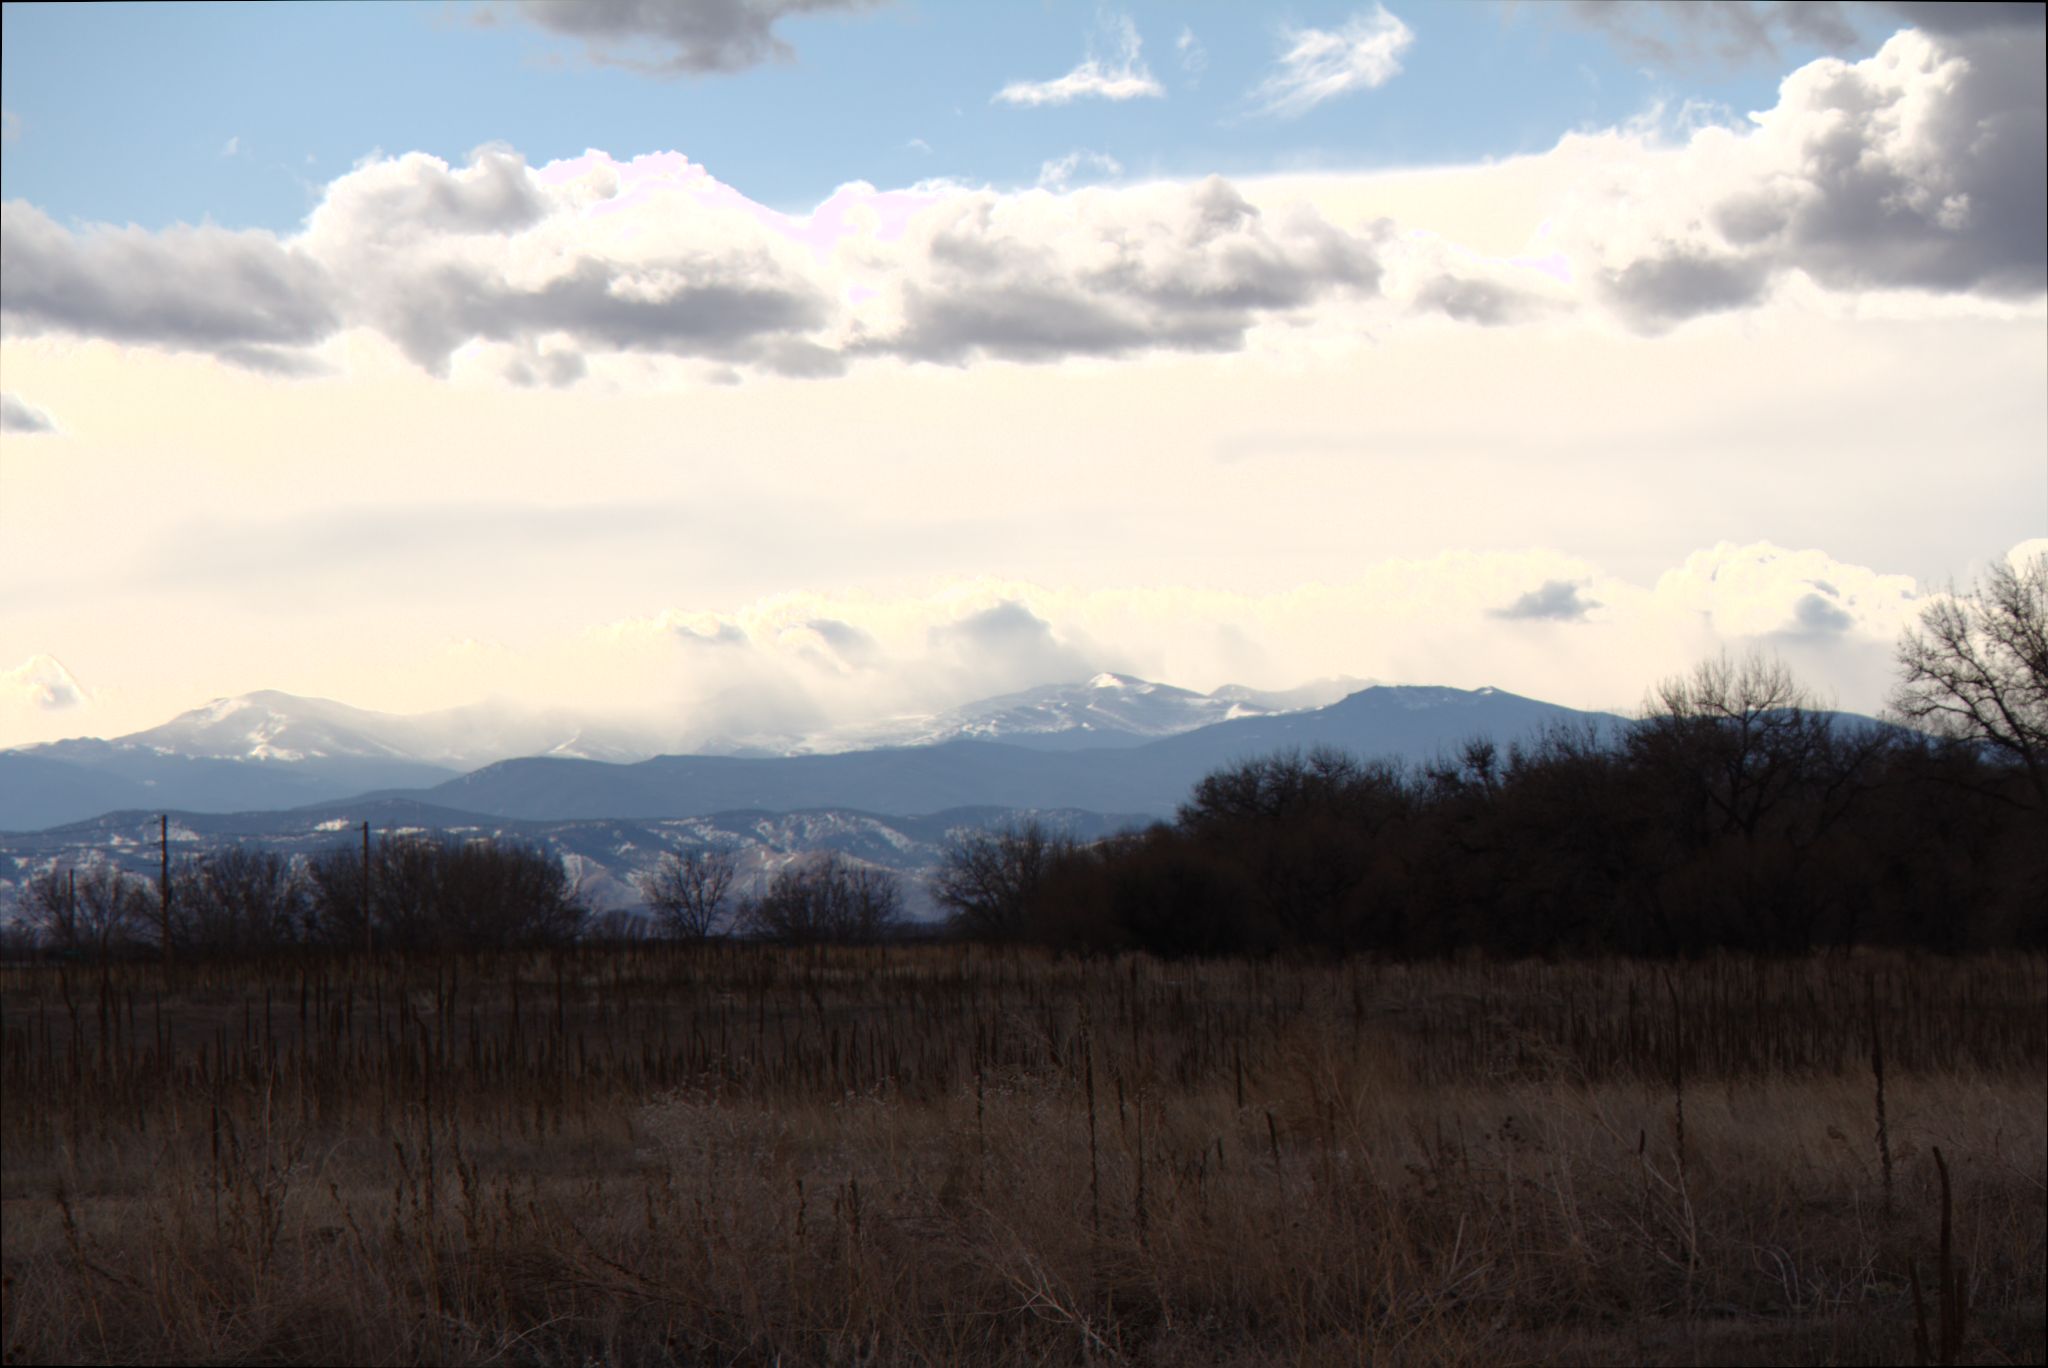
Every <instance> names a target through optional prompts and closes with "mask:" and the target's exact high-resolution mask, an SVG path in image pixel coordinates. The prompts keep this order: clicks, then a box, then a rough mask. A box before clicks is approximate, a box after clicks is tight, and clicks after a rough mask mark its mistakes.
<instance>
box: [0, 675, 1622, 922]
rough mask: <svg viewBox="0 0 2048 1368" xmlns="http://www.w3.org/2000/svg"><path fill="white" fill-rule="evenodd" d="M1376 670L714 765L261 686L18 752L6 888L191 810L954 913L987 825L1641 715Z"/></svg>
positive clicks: (1048, 703) (294, 830)
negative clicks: (514, 843) (860, 892)
mask: <svg viewBox="0 0 2048 1368" xmlns="http://www.w3.org/2000/svg"><path fill="white" fill-rule="evenodd" d="M1361 683H1362V681H1355V680H1333V681H1325V682H1323V683H1319V684H1316V685H1310V686H1306V687H1305V688H1303V689H1301V690H1296V691H1290V692H1289V693H1284V694H1273V693H1260V692H1258V691H1255V690H1250V689H1219V690H1217V691H1216V692H1214V693H1210V694H1201V693H1196V692H1193V691H1191V690H1186V689H1178V688H1174V687H1172V686H1170V685H1165V684H1158V683H1154V682H1151V681H1148V680H1142V679H1137V678H1134V677H1132V676H1128V675H1116V674H1098V675H1095V676H1093V677H1092V678H1090V679H1087V680H1083V681H1078V682H1075V683H1069V684H1057V685H1048V686H1045V687H1043V688H1038V689H1030V690H1024V691H1021V692H1017V693H1011V694H1004V695H1001V696H999V697H995V698H990V699H986V700H983V701H981V702H978V703H973V704H969V705H966V706H964V707H960V708H955V709H952V710H950V711H948V712H945V713H941V714H936V715H933V716H929V717H921V718H905V719H895V720H893V721H891V722H887V723H882V724H876V725H873V726H870V727H867V728H864V729H851V730H848V731H843V732H839V733H829V734H821V735H814V736H808V737H785V738H781V739H780V741H779V743H778V747H777V749H774V750H771V751H769V753H765V754H764V753H761V751H760V750H759V749H758V748H757V749H754V750H753V751H752V753H744V752H743V753H738V754H732V753H728V754H691V755H662V754H644V753H643V751H644V748H645V747H646V746H647V745H648V744H649V740H648V738H647V737H645V736H644V735H635V734H632V733H629V732H626V731H624V730H622V729H616V728H614V729H610V730H607V729H605V728H602V727H596V726H592V725H591V724H589V723H588V722H587V721H585V720H580V719H577V718H574V717H571V716H568V715H566V714H554V715H541V714H530V713H519V712H516V711H513V710H509V709H501V708H492V707H477V708H469V709H456V710H452V711H449V712H444V713H435V714H427V715H422V716H416V717H397V716H393V715H391V714H385V713H375V712H369V711H366V710H363V709H359V708H351V707H349V706H347V705H345V704H342V703H336V702H332V701H329V700H324V699H307V698H298V697H294V696H292V695H289V694H282V693H271V692H266V693H255V694H247V695H244V696H241V697H238V698H231V699H220V700H216V701H215V702H213V703H210V704H208V705H206V706H205V707H202V708H197V709H194V710H192V711H190V712H187V713H184V714H181V715H180V716H178V717H176V718H173V719H172V720H171V721H169V722H167V723H165V724H163V725H162V726H159V727H154V728H151V729H149V730H147V731H142V732H136V733H133V734H131V735H128V736H122V737H116V738H113V739H111V740H93V739H81V740H72V741H62V742H56V743H52V744H47V745H40V746H31V747H24V748H19V749H15V750H10V751H0V831H10V832H13V833H15V834H10V835H0V885H7V884H13V883H17V882H18V881H19V880H20V879H21V878H23V877H25V876H26V875H27V874H29V873H31V872H33V871H34V870H35V869H37V868H42V867H47V866H48V865H49V864H50V863H51V862H52V861H61V860H67V859H69V860H79V859H86V858H96V857H106V858H111V859H113V860H114V861H115V862H116V863H117V864H122V865H124V866H129V867H132V868H133V869H134V870H136V871H137V872H141V873H151V872H153V870H154V867H155V866H154V860H155V858H156V855H157V852H156V850H155V849H154V841H153V840H152V838H153V837H154V836H155V835H156V823H155V820H154V818H155V815H156V814H158V813H168V814H170V815H171V820H170V823H169V831H170V839H171V842H172V844H173V845H174V846H176V847H178V848H179V850H180V851H182V852H185V853H192V852H196V851H197V850H200V849H205V848H210V847H212V846H217V845H223V844H229V843H234V842H249V843H253V844H256V845H259V846H263V847H267V848H272V849H279V850H284V851H287V852H290V853H294V854H303V853H309V852H312V851H316V850H318V849H321V848H323V847H326V846H331V845H335V844H340V843H343V842H346V841H349V840H351V839H352V833H353V832H354V831H355V829H356V827H357V825H358V824H359V823H361V822H364V821H368V822H369V823H370V824H371V826H372V827H373V829H375V830H377V831H379V832H383V833H398V832H405V831H445V832H448V833H451V834H472V835H494V836H501V837H508V838H512V839H518V840H522V841H530V842H534V843H536V844H539V845H542V846H544V847H546V848H547V849H549V850H550V851H551V852H553V853H554V854H555V855H556V856H557V857H558V858H560V859H561V860H562V861H563V863H564V865H565V867H566V868H567V869H568V870H569V872H570V874H571V876H572V878H574V879H576V880H577V882H578V884H579V886H581V887H582V888H583V889H584V891H585V892H586V894H588V895H589V897H590V899H591V901H592V903H593V905H594V906H597V907H600V908H602V907H612V906H625V905H629V904H632V903H635V902H637V894H636V893H635V891H634V888H633V883H632V881H633V877H634V875H635V874H636V873H638V872H639V871H641V870H643V869H645V868H647V867H648V866H650V865H652V864H653V863H654V862H655V861H656V860H657V859H658V858H659V856H660V855H661V853H662V852H663V851H666V850H680V849H686V848H691V847H695V846H702V845H704V844H707V843H718V842H724V843H729V844H731V845H733V846H735V847H736V848H738V849H739V850H740V851H741V852H742V869H743V875H744V877H746V878H749V879H755V878H759V877H762V876H764V875H766V874H768V873H771V872H772V871H773V870H774V869H775V868H777V867H778V866H779V864H780V863H782V862H786V861H787V860H790V859H793V858H795V857H796V856H797V855H799V854H801V853H802V852H804V851H806V850H812V849H818V848H821V847H824V848H831V849H836V850H840V851H842V852H844V853H846V854H848V855H850V856H852V857H854V858H856V859H859V860H861V861H864V862H866V863H869V864H874V865H877V866H879V867H882V868H887V869H891V870H895V871H897V872H899V873H902V874H905V875H909V876H911V880H910V886H911V889H912V890H913V891H912V905H913V908H918V910H924V911H929V910H930V909H929V908H928V907H922V908H919V907H918V904H919V902H920V900H921V898H922V893H921V878H922V876H923V875H925V874H927V873H929V872H930V870H931V869H932V868H933V867H934V866H935V865H936V864H937V862H938V861H939V859H940V858H941V852H942V851H943V849H944V846H945V843H946V841H947V840H948V839H950V837H951V835H952V834H954V833H956V832H958V831H959V830H961V829H963V828H974V827H990V826H998V825H1002V824H1005V823H1008V822H1013V821H1016V820H1019V819H1021V818H1024V817H1036V818H1038V819H1040V820H1043V821H1046V822H1049V823H1050V824H1052V825H1054V826H1056V827H1059V828H1061V829H1064V830H1067V831H1070V832H1072V833H1073V834H1074V835H1076V836H1077V837H1079V838H1082V839H1094V838H1096V837H1099V836H1101V835H1105V834H1108V833H1109V832H1112V831H1116V830H1120V829H1127V828H1131V827H1136V826H1141V825H1143V824H1144V823H1146V822H1148V821H1152V820H1156V819H1159V818H1164V817H1169V816H1171V815H1172V813H1173V812H1174V809H1175V808H1176V807H1177V806H1178V805H1179V804H1180V803H1181V802H1183V801H1185V799H1186V798H1187V796H1188V794H1189V792H1190V790H1191V789H1192V788H1193V787H1194V785H1195V784H1196V783H1197V782H1198V781H1199V780H1200V779H1201V778H1202V777H1203V776H1204V775H1206V774H1209V773H1211V772H1213V771H1214V770H1216V769H1218V768H1220V767H1222V766H1225V765H1228V764H1231V763H1233V762H1235V761H1239V760H1244V759H1248V758H1252V757H1255V756H1261V755H1267V754H1271V753H1272V752H1275V751H1279V750H1289V749H1295V750H1307V749H1310V748H1312V747H1316V746H1330V747H1336V748H1339V749H1342V750H1346V751H1349V752H1351V753H1353V754H1356V755H1359V756H1366V757H1391V758H1396V759H1402V760H1409V761H1419V760H1427V759H1430V758H1432V757H1434V756H1437V755H1439V754H1442V753H1445V752H1447V751H1450V750H1453V749H1455V748H1456V747H1457V746H1459V745H1460V744H1462V743H1463V742H1464V741H1466V740H1468V739H1470V738H1472V737H1475V736H1487V737H1491V738H1492V739H1493V740H1495V741H1497V742H1499V743H1502V744H1507V743H1511V742H1513V741H1515V740H1519V739H1524V738H1527V737H1530V736H1533V735H1535V734H1537V733H1539V732H1541V731H1543V730H1545V729H1547V728H1551V727H1556V726H1561V725H1562V726H1573V727H1590V728H1592V729H1593V730H1595V731H1602V732H1604V731H1608V730H1610V729H1612V728H1614V727H1617V726H1620V725H1622V722H1621V719H1619V718H1617V717H1614V716H1612V715H1610V714H1604V713H1588V712H1580V711H1577V710H1574V709H1570V708H1564V707H1559V706H1557V705H1555V704H1550V703H1544V702H1540V701H1538V700H1536V699H1531V698H1523V697H1521V696H1519V695H1516V694H1511V693H1507V692H1504V691H1502V690H1498V689H1473V690H1465V689H1451V688H1437V687H1416V686H1388V685H1365V686H1364V687H1360V688H1356V689H1352V688H1351V687H1350V686H1351V685H1354V684H1361ZM1333 694H1334V695H1341V696H1339V697H1336V698H1335V699H1334V701H1333V700H1332V699H1331V695H1333ZM863 741H866V742H868V743H870V744H868V745H866V746H865V747H861V746H860V744H859V743H861V742H863ZM754 744H755V746H756V747H758V745H759V739H756V741H755V743H754ZM732 749H734V750H741V749H742V748H741V747H739V746H737V745H735V746H733V747H732Z"/></svg>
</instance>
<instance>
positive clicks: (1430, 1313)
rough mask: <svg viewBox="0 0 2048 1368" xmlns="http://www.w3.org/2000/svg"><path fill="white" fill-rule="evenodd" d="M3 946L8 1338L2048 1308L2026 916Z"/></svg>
mask: <svg viewBox="0 0 2048 1368" xmlns="http://www.w3.org/2000/svg"><path fill="white" fill-rule="evenodd" d="M0 990H4V994H0V998H4V1000H0V1007H4V1021H0V1031H4V1040H0V1084H4V1088H5V1104H4V1108H0V1139H4V1145H5V1148H4V1173H0V1197H4V1217H5V1219H4V1239H0V1255H4V1273H5V1303H4V1317H0V1320H4V1325H0V1341H4V1351H5V1355H6V1359H7V1361H8V1362H23V1363H27V1362H58V1361H74V1362H78V1361H97V1362H160V1363H171V1362H175V1363H253V1362H303V1363H334V1362H359V1363H372V1362H392V1363H410V1362H437V1363H438V1362H448V1363H509V1364H578V1365H580V1364H592V1363H617V1364H655V1363H712V1362H744V1363H766V1362H774V1361H781V1362H784V1363H852V1362H860V1363H876V1362H885V1363H898V1362H910V1363H953V1362H974V1363H991V1362H994V1363H1001V1362H1032V1363H1041V1362H1055V1363H1060V1362H1102V1363H1115V1362H1124V1361H1130V1362H1140V1363H1204V1364H1207V1363H1281V1362H1284V1363H1324V1362H1328V1363H1339V1362H1342V1363H1356V1362H1360V1361H1370V1362H1394V1363H1436V1362H1485V1363H1513V1362H1594V1363H1635V1362H1662V1363H1730V1364H1737V1363H1751V1362H1766V1361H1768V1362H1788V1363H1792V1362H1796V1363H1850V1362H1894V1361H1905V1362H1911V1361H1914V1360H1915V1358H1916V1357H1918V1358H1924V1359H1925V1360H1927V1361H1934V1362H1940V1361H1964V1362H1968V1361H1977V1362H1994V1363H1998V1362H2025V1363H2040V1362H2043V1361H2044V1360H2048V1342H2044V1340H2048V1330H2044V1319H2048V1301H2044V1267H2048V1252H2044V1238H2048V1013H2044V1010H2043V1009H2044V1006H2048V961H2044V960H2043V959H2041V958H2038V957H2033V958H2029V957H2025V956H2002V957H1998V958H1984V959H1969V960H1939V959H1908V958H1904V957H1899V958H1893V957H1887V956H1883V955H1869V956H1866V955H1856V956H1850V957H1832V958H1812V959H1805V960H1797V961H1785V962H1767V961H1757V960H1748V959H1735V958H1725V959H1717V960H1710V961H1705V962H1700V963H1694V964H1689V965H1675V966H1671V967H1669V968H1668V969H1666V968H1663V967H1659V966H1654V965H1643V964H1631V963H1621V962H1615V963H1596V964H1568V965H1547V964H1540V963H1522V964H1512V965H1492V964H1478V963H1475V964H1469V965H1438V966H1377V965H1370V964H1362V963H1361V964H1351V965H1292V966H1291V965H1285V964H1265V965H1254V964H1243V963H1211V964H1182V963H1172V964H1169V963H1161V962H1157V961H1153V960H1148V959H1134V958H1125V959H1120V960H1113V961H1112V960H1097V961H1076V960H1066V961H1060V960H1054V959H1051V958H1048V957H1045V956H1041V955H1038V954H1035V953H1031V952H1023V951H1016V952H1011V951H997V950H990V949H983V948H962V947H943V946H927V947H901V948H893V949H887V950H869V951H849V950H833V951H799V950H773V949H767V948H760V947H750V946H714V947H710V948H706V949H703V950H696V951H687V950H671V949H664V948H628V949H619V950H599V949H589V950H582V951H576V952H567V953H561V954H552V955H550V954H533V955H523V956H502V957H489V958H461V959H457V958H452V957H451V958H440V959H419V960H413V961H409V962H402V961H398V960H388V961H383V962H377V963H372V962H369V961H366V960H360V959H359V960H317V959H310V958H309V959H305V960H294V961H286V962H280V963H277V964H274V965H270V966H254V965H244V966H239V967H226V966H196V965H195V966H173V967H171V968H168V969H166V968H163V967H158V966H153V965H151V966H142V965H129V966H115V967H113V968H111V969H109V970H106V971H104V972H103V971H101V970H100V969H97V968H93V967H89V966H74V967H71V968H68V969H59V968H52V967H35V968H23V967H14V968H8V969H5V970H0ZM1937 1155H1938V1156H1939V1162H1937ZM1945 1190H1946V1193H1947V1196H1946V1198H1945V1197H1944V1191H1945Z"/></svg>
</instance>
